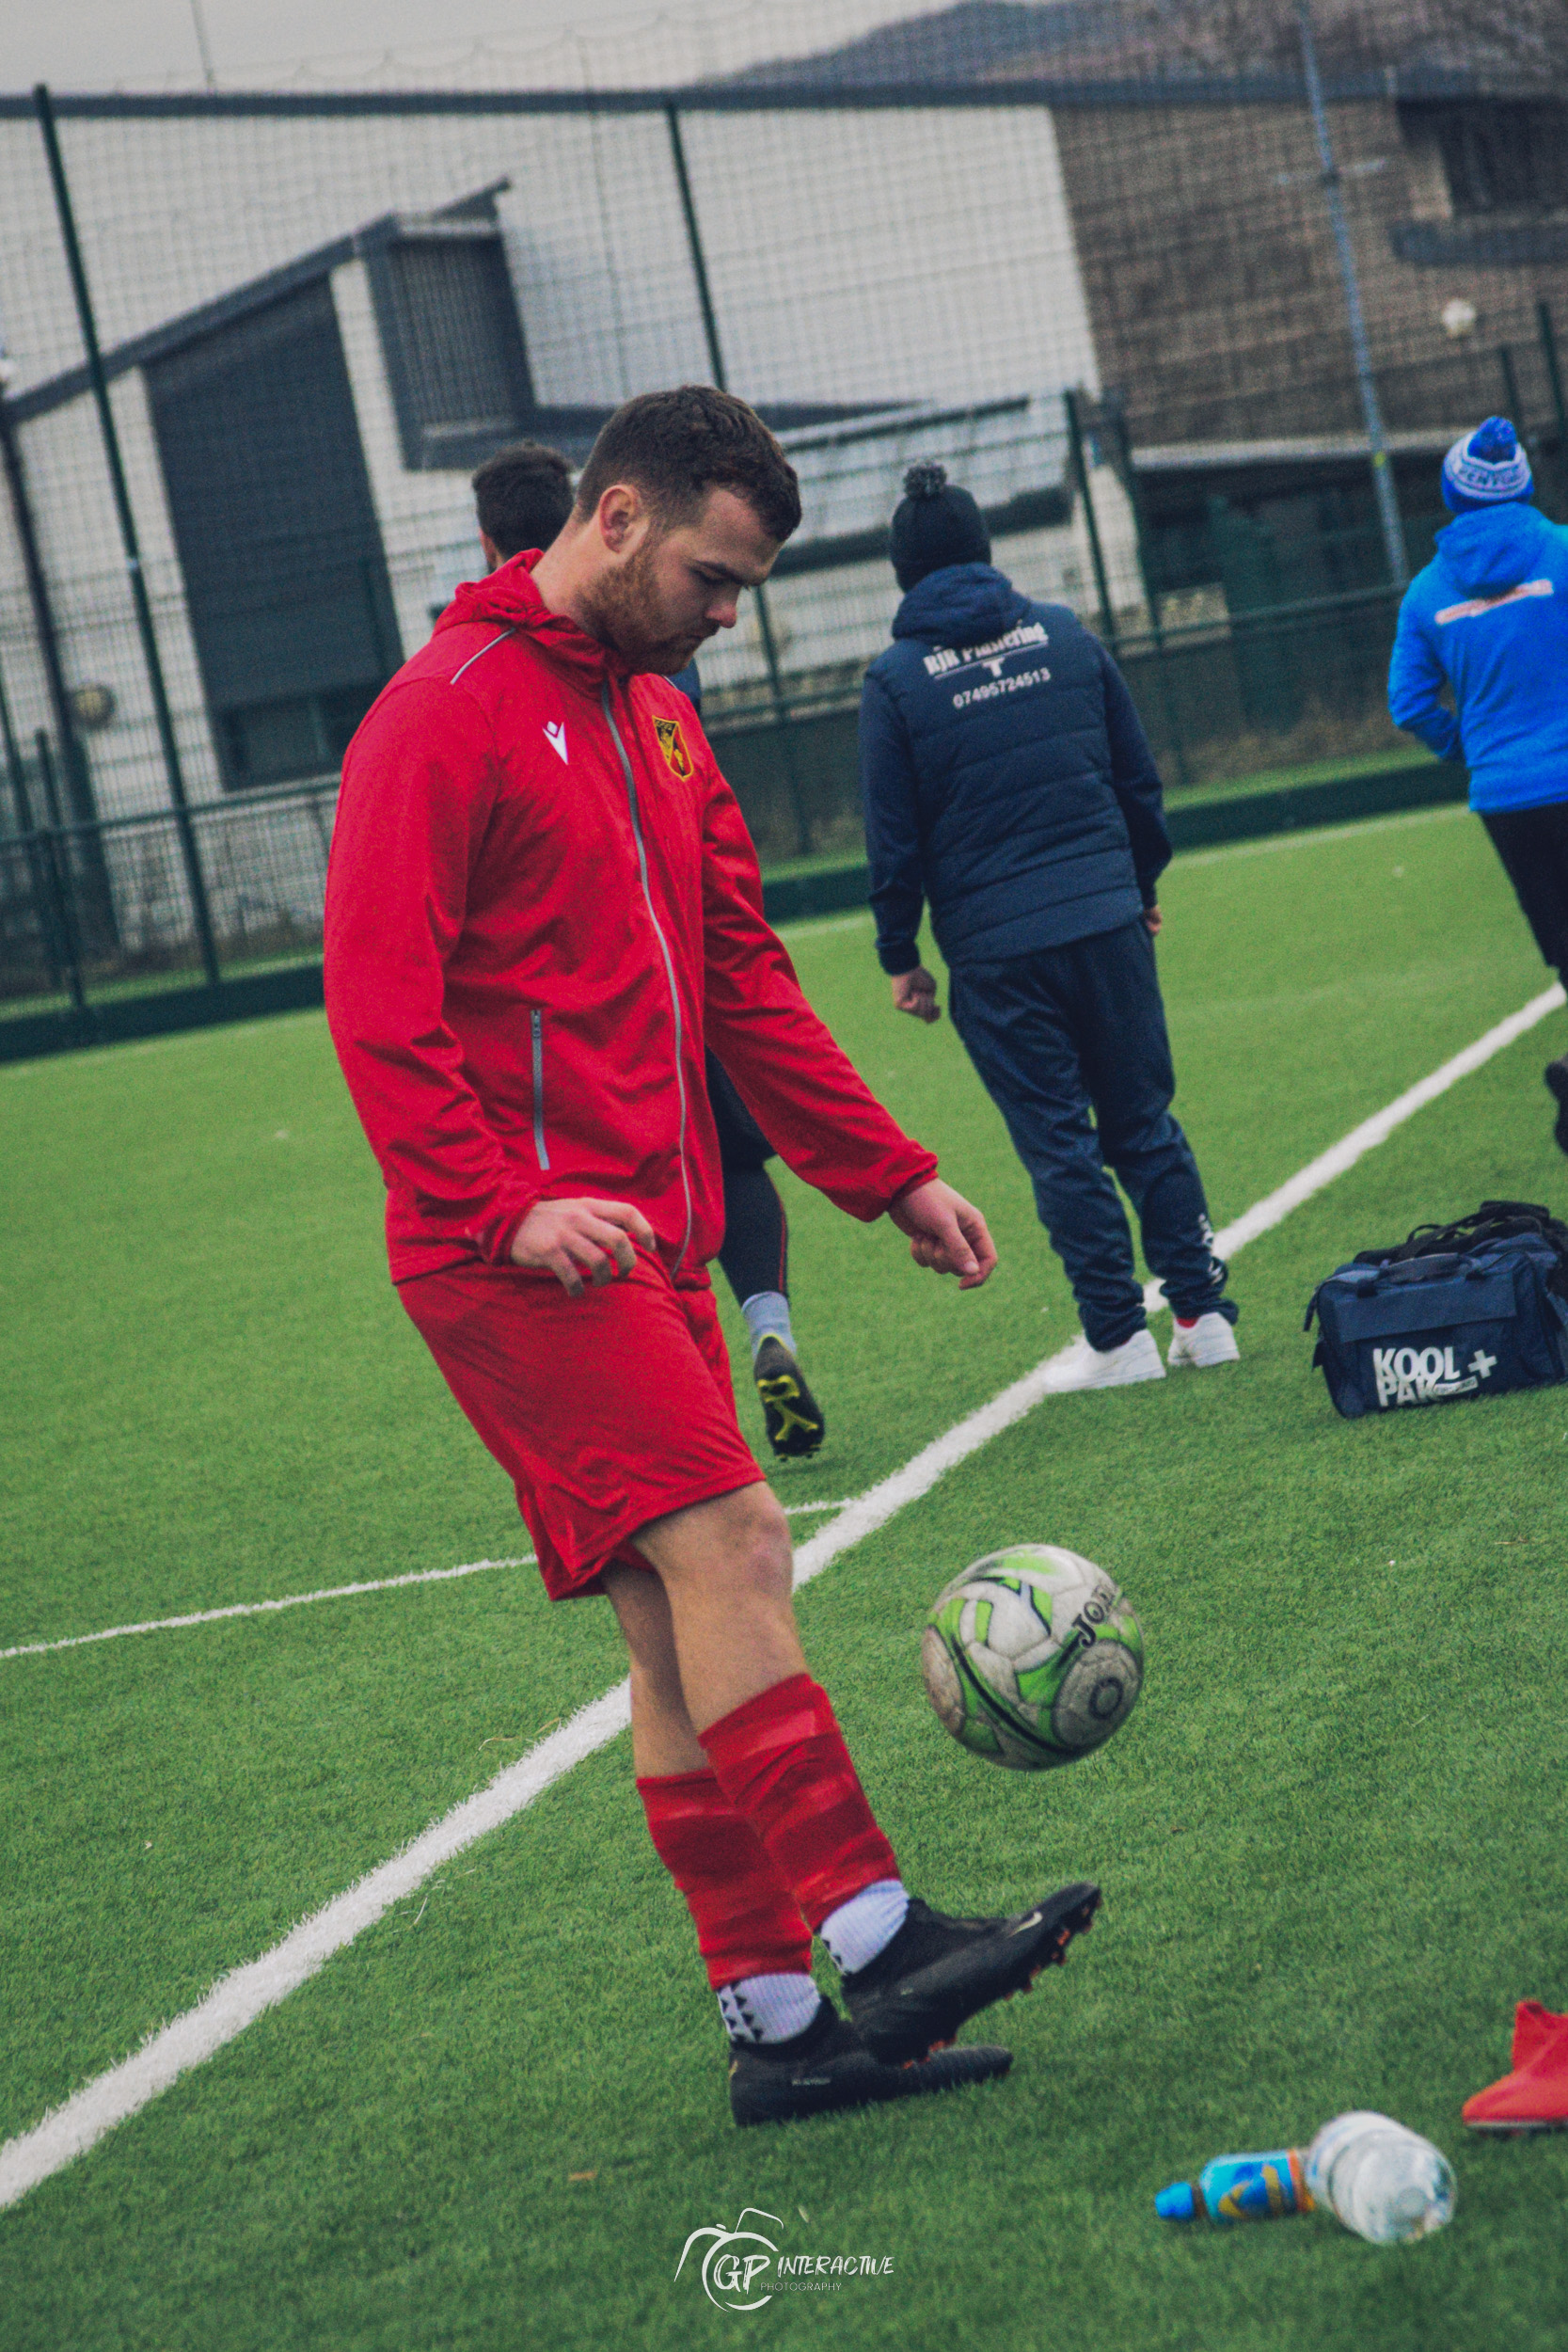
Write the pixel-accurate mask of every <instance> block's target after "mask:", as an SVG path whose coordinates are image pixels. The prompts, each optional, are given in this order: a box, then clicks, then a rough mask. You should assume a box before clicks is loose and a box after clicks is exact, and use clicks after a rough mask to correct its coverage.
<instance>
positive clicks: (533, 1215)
mask: <svg viewBox="0 0 1568 2352" xmlns="http://www.w3.org/2000/svg"><path fill="white" fill-rule="evenodd" d="M633 1242H640V1243H641V1246H642V1248H644V1249H652V1248H655V1247H656V1243H655V1239H654V1229H653V1227H652V1226H651V1225H650V1224H649V1222H648V1220H647V1218H646V1217H645V1216H643V1214H642V1212H641V1209H634V1208H633V1207H632V1205H631V1202H630V1201H629V1200H539V1201H536V1202H535V1203H534V1206H533V1207H532V1208H531V1209H530V1211H529V1213H528V1215H527V1216H525V1217H524V1219H523V1221H522V1223H521V1224H520V1225H519V1226H518V1228H517V1231H516V1232H515V1234H514V1235H513V1237H512V1263H513V1264H514V1265H522V1266H532V1267H535V1268H538V1269H540V1270H541V1271H543V1272H544V1273H546V1274H553V1275H554V1276H555V1279H556V1280H557V1281H558V1282H559V1283H560V1285H561V1287H562V1290H563V1291H564V1292H565V1293H566V1295H567V1297H568V1298H580V1297H581V1296H582V1291H583V1277H584V1275H586V1276H587V1278H588V1279H589V1280H590V1281H591V1282H592V1283H593V1284H594V1289H595V1290H599V1289H602V1288H603V1286H604V1284H605V1283H606V1282H613V1281H614V1279H615V1278H616V1276H617V1275H618V1274H629V1273H630V1272H631V1270H632V1268H633V1266H634V1265H635V1264H636V1263H637V1252H636V1250H635V1249H634V1248H632V1244H633Z"/></svg>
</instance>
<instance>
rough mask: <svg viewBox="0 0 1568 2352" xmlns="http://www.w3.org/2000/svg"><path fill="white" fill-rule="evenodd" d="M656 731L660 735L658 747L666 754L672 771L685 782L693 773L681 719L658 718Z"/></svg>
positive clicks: (655, 726)
mask: <svg viewBox="0 0 1568 2352" xmlns="http://www.w3.org/2000/svg"><path fill="white" fill-rule="evenodd" d="M654 732H655V733H656V734H657V737H658V748H659V750H660V751H661V752H662V753H663V754H664V756H665V759H666V761H667V763H668V764H669V767H670V769H671V771H673V773H674V774H675V775H677V776H679V777H680V778H681V779H682V780H683V782H684V780H685V779H686V777H688V776H689V774H690V773H691V754H690V753H689V751H688V750H687V748H686V738H685V736H684V735H683V734H682V733H681V723H680V721H679V720H678V719H656V720H655V721H654Z"/></svg>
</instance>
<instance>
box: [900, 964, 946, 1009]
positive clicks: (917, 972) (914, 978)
mask: <svg viewBox="0 0 1568 2352" xmlns="http://www.w3.org/2000/svg"><path fill="white" fill-rule="evenodd" d="M893 1002H894V1007H895V1010H896V1011H898V1012H912V1013H913V1015H914V1017H915V1019H916V1020H917V1021H940V1020H941V1019H942V1007H941V1006H940V1005H939V1004H938V1002H937V984H936V982H935V980H934V979H933V978H932V977H931V975H930V974H929V972H927V969H926V966H925V965H924V964H923V963H917V964H916V965H915V968H914V970H913V971H912V972H895V974H894V976H893Z"/></svg>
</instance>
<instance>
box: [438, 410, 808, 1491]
mask: <svg viewBox="0 0 1568 2352" xmlns="http://www.w3.org/2000/svg"><path fill="white" fill-rule="evenodd" d="M473 491H474V507H475V513H476V516H477V519H478V523H479V536H480V544H481V546H482V547H483V549H484V560H485V562H486V564H488V565H489V567H490V569H491V570H492V571H495V570H496V569H497V568H498V567H499V565H500V564H505V563H507V562H509V561H510V559H511V558H512V557H513V556H515V555H519V554H521V553H522V551H523V550H524V548H547V547H548V546H549V545H550V543H551V541H552V540H554V539H555V538H556V537H558V536H559V534H560V532H562V529H563V528H564V526H565V522H566V517H567V516H568V515H569V514H570V513H571V511H572V469H571V467H570V465H569V464H568V462H567V460H566V459H565V458H564V457H563V456H562V453H561V452H560V451H559V450H557V449H546V447H545V446H544V444H543V443H542V442H539V441H518V442H516V443H515V444H514V445H513V447H511V448H510V449H502V450H498V451H497V452H496V454H495V455H494V456H493V457H487V458H486V459H485V461H484V463H483V466H481V467H480V469H479V470H478V471H477V473H476V474H475V475H474V477H473ZM671 682H672V684H673V685H675V686H678V687H679V688H680V690H681V691H682V693H683V694H685V695H686V696H687V697H688V698H689V701H690V703H691V707H692V708H693V709H694V710H696V711H697V712H699V713H700V712H701V710H702V684H701V681H700V679H699V678H698V675H697V664H696V663H695V662H694V661H691V662H689V663H688V664H687V666H686V668H685V669H684V670H682V671H681V672H679V674H678V675H676V676H675V677H674V678H673V680H672V681H671ZM707 1096H708V1104H709V1106H710V1108H711V1109H712V1112H713V1123H714V1125H715V1126H716V1127H717V1129H718V1130H719V1157H720V1164H721V1168H722V1170H723V1177H724V1240H723V1246H722V1248H721V1249H720V1252H719V1263H720V1264H721V1266H722V1267H723V1269H724V1275H725V1279H726V1280H727V1281H728V1283H729V1285H730V1288H731V1289H732V1290H733V1291H734V1293H735V1295H736V1304H737V1306H738V1307H739V1309H740V1311H741V1314H742V1315H743V1316H744V1318H745V1322H746V1328H747V1331H748V1333H749V1334H750V1337H751V1342H752V1378H753V1380H754V1381H755V1383H756V1391H757V1395H758V1397H759V1399H760V1400H761V1404H762V1411H763V1420H764V1422H765V1423H766V1425H767V1429H768V1444H769V1445H770V1446H771V1447H772V1449H773V1451H774V1453H775V1454H782V1455H799V1454H815V1453H816V1449H817V1447H818V1446H819V1445H820V1444H821V1443H822V1440H823V1438H824V1437H825V1436H826V1435H827V1426H828V1424H827V1421H826V1418H825V1416H824V1414H823V1411H822V1408H821V1406H819V1405H818V1404H817V1402H816V1398H815V1397H814V1396H813V1394H812V1392H811V1391H810V1389H809V1388H808V1387H807V1386H806V1379H805V1375H804V1374H803V1373H802V1372H801V1370H800V1364H799V1362H798V1361H797V1360H796V1355H795V1335H794V1332H793V1330H792V1329H791V1327H790V1317H789V1228H788V1224H787V1222H786V1220H785V1217H784V1202H783V1201H782V1200H780V1198H779V1194H778V1187H777V1186H776V1185H775V1184H774V1183H773V1180H772V1178H771V1177H770V1176H769V1175H768V1167H767V1164H768V1161H769V1160H770V1159H772V1158H773V1157H774V1152H773V1146H772V1145H771V1144H770V1143H769V1142H768V1138H767V1136H765V1135H764V1134H763V1132H762V1129H761V1128H760V1127H759V1126H758V1125H757V1122H756V1120H754V1119H753V1118H752V1114H751V1112H750V1111H749V1110H748V1109H747V1108H746V1105H745V1104H744V1103H743V1102H742V1101H741V1099H740V1096H739V1095H738V1094H737V1093H736V1089H735V1088H734V1086H733V1085H732V1084H731V1082H730V1080H729V1078H728V1077H727V1076H726V1074H725V1073H724V1070H723V1068H722V1066H721V1063H720V1062H719V1061H718V1059H717V1058H716V1057H715V1056H714V1055H712V1054H709V1055H708V1057H707Z"/></svg>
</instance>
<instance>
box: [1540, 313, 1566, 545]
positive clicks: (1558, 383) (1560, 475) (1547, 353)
mask: <svg viewBox="0 0 1568 2352" xmlns="http://www.w3.org/2000/svg"><path fill="white" fill-rule="evenodd" d="M1535 323H1536V325H1537V326H1538V327H1539V329H1540V332H1541V356H1542V358H1544V361H1545V362H1546V382H1547V385H1548V387H1549V388H1550V390H1551V395H1552V415H1553V417H1554V419H1555V420H1556V423H1557V443H1556V447H1555V448H1554V450H1553V455H1554V457H1555V458H1556V460H1557V485H1558V497H1559V500H1560V501H1562V500H1568V402H1565V401H1564V399H1563V396H1562V368H1561V364H1560V360H1559V358H1558V348H1557V329H1556V327H1555V326H1553V324H1552V312H1551V305H1550V304H1549V303H1546V302H1538V303H1537V304H1536V306H1535Z"/></svg>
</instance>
